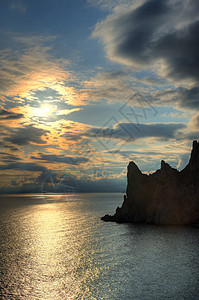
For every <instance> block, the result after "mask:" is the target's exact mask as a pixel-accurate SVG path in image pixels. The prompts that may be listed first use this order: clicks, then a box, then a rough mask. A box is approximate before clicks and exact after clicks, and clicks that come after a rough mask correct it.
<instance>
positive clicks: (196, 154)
mask: <svg viewBox="0 0 199 300" xmlns="http://www.w3.org/2000/svg"><path fill="white" fill-rule="evenodd" d="M188 167H189V169H190V170H191V171H193V170H196V169H199V143H198V142H197V141H196V140H195V141H193V148H192V151H191V157H190V160H189V164H188Z"/></svg>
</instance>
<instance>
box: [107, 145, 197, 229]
mask: <svg viewBox="0 0 199 300" xmlns="http://www.w3.org/2000/svg"><path fill="white" fill-rule="evenodd" d="M102 220H104V221H112V222H118V223H123V222H131V223H134V224H136V223H144V224H167V225H168V224H178V225H180V224H181V225H194V226H198V227H199V142H197V141H193V148H192V151H191V158H190V160H189V163H188V165H187V166H186V167H185V169H184V170H182V171H177V170H176V169H174V168H172V167H171V166H170V165H169V164H167V163H166V162H165V161H163V160H162V161H161V169H160V170H157V171H156V172H155V173H153V174H151V175H150V176H148V175H145V174H142V172H141V171H140V170H139V168H138V166H137V165H136V164H135V163H134V162H130V163H129V165H128V173H127V190H126V195H125V196H124V201H123V204H122V206H121V207H118V208H117V209H116V212H115V214H114V215H113V216H109V215H106V216H104V217H102Z"/></svg>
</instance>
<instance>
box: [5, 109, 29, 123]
mask: <svg viewBox="0 0 199 300" xmlns="http://www.w3.org/2000/svg"><path fill="white" fill-rule="evenodd" d="M23 117H24V115H23V114H18V113H14V112H12V111H8V110H6V109H0V121H5V120H16V119H21V118H23Z"/></svg>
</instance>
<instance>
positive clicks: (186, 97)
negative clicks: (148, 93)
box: [153, 85, 199, 110]
mask: <svg viewBox="0 0 199 300" xmlns="http://www.w3.org/2000/svg"><path fill="white" fill-rule="evenodd" d="M153 99H154V103H156V104H157V105H164V104H165V100H166V101H167V104H171V105H173V106H176V105H177V106H178V107H181V108H187V109H189V110H190V109H191V110H198V109H199V85H197V86H192V87H190V88H188V87H187V88H186V87H180V88H178V89H175V90H174V89H173V90H171V89H169V90H165V91H158V92H157V93H154V98H153Z"/></svg>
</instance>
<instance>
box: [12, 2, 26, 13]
mask: <svg viewBox="0 0 199 300" xmlns="http://www.w3.org/2000/svg"><path fill="white" fill-rule="evenodd" d="M10 9H11V10H17V11H19V12H20V13H25V12H26V9H27V6H26V5H25V4H24V2H23V1H21V0H12V1H11V2H10Z"/></svg>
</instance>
